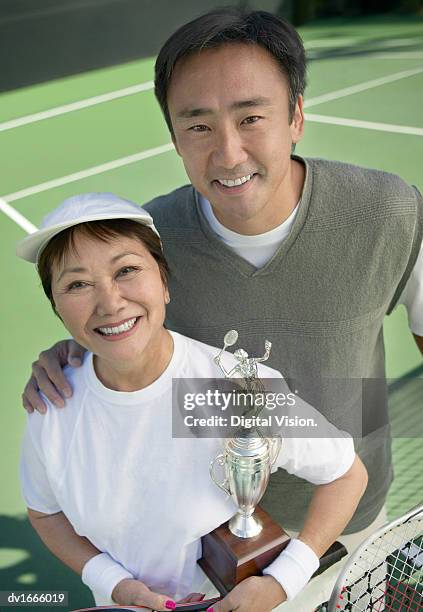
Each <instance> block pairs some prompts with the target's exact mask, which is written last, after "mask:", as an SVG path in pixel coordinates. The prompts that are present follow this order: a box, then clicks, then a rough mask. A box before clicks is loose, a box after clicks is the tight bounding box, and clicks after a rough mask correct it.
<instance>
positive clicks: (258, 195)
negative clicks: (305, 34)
mask: <svg viewBox="0 0 423 612" xmlns="http://www.w3.org/2000/svg"><path fill="white" fill-rule="evenodd" d="M304 88H305V57H304V49H303V46H302V43H301V40H300V38H299V36H298V34H297V33H296V32H295V30H294V29H293V28H292V27H291V26H290V25H289V24H287V23H285V22H282V21H281V20H279V19H278V18H276V17H274V16H273V15H270V14H268V13H264V12H253V13H243V12H241V11H238V10H237V9H225V10H217V11H213V12H211V13H209V14H207V15H205V16H203V17H200V18H198V19H196V20H194V21H193V22H191V23H189V24H187V25H185V26H183V27H182V28H180V29H179V30H178V31H177V32H176V33H175V34H174V35H173V36H172V37H171V38H170V39H169V40H168V41H167V42H166V43H165V45H164V46H163V48H162V50H161V52H160V54H159V56H158V59H157V62H156V80H155V92H156V96H157V99H158V101H159V104H160V105H161V108H162V110H163V113H164V117H165V120H166V122H167V125H168V127H169V130H170V132H171V135H172V140H173V142H174V144H175V147H176V150H177V152H178V154H179V155H180V156H181V157H182V160H183V162H184V165H185V168H186V171H187V174H188V176H189V178H190V181H191V183H192V186H186V187H182V188H181V189H178V190H176V191H174V192H173V193H171V194H168V195H166V196H162V197H159V198H156V199H155V200H153V201H152V202H150V203H149V204H147V206H146V208H147V210H148V211H149V212H150V213H151V214H152V215H153V217H154V220H155V223H156V225H157V227H158V229H159V231H160V234H161V236H162V239H163V243H164V247H165V254H166V256H167V258H168V260H169V263H170V267H171V275H170V276H171V281H170V293H171V296H172V301H171V303H170V305H169V309H168V320H167V325H168V327H169V328H171V329H174V330H177V331H179V332H181V333H184V334H186V335H188V336H191V337H194V338H196V339H198V340H201V341H204V342H207V343H209V344H212V345H219V344H220V343H221V339H222V338H223V336H224V334H225V333H226V332H227V331H228V330H229V329H232V328H236V329H237V330H238V332H239V334H240V339H242V346H243V347H244V348H245V349H246V350H247V352H248V353H249V354H257V352H258V351H259V350H260V346H261V344H262V342H263V339H264V338H269V339H270V340H271V341H272V346H273V348H272V355H271V358H270V359H269V365H270V366H272V367H274V368H276V369H278V370H280V371H281V372H282V373H283V374H284V375H285V376H287V377H289V378H290V379H291V382H292V385H294V386H295V390H296V391H298V392H299V394H300V395H303V396H304V397H305V399H308V400H310V401H311V402H312V403H313V404H314V405H315V406H316V407H318V408H319V409H320V410H321V412H323V413H324V414H325V416H326V417H327V418H328V419H329V420H331V421H332V422H333V423H334V424H335V425H337V426H338V427H340V428H342V429H349V430H352V431H354V432H357V422H358V421H361V420H362V425H363V427H362V429H363V432H364V434H365V435H364V437H363V438H362V439H359V440H358V441H357V450H358V452H359V454H360V455H361V458H362V460H363V462H364V463H365V465H366V468H367V470H368V473H369V485H368V488H367V491H366V493H365V495H364V496H363V498H362V500H361V503H360V505H359V507H358V509H357V511H356V513H355V515H354V517H353V518H352V520H351V522H350V523H349V526H348V528H347V530H346V533H347V534H355V533H358V532H359V533H358V539H360V538H362V537H363V534H364V532H363V530H364V529H369V530H371V529H373V528H374V527H375V526H376V525H377V524H378V521H379V522H380V521H381V512H382V511H383V505H384V501H385V498H386V494H387V491H388V488H389V485H390V483H391V481H392V467H391V458H390V440H389V435H388V427H387V426H386V422H387V410H386V383H385V362H384V350H383V334H382V323H383V318H384V316H385V315H386V314H389V313H390V312H391V311H392V309H393V308H394V306H395V305H396V304H397V303H399V301H400V300H402V301H403V303H405V304H406V306H407V308H408V310H409V314H410V313H411V314H412V315H413V317H414V318H412V325H413V329H414V330H415V331H418V332H419V333H420V334H421V335H415V339H416V342H417V344H418V346H419V347H420V350H421V351H422V352H423V337H422V335H423V320H422V314H421V312H420V311H422V310H423V309H422V308H420V307H419V306H418V299H419V297H418V296H419V291H421V289H420V288H419V287H421V283H422V276H423V274H422V268H423V257H422V255H420V256H419V252H420V247H421V243H422V236H423V206H422V200H421V196H420V194H418V192H417V190H415V189H413V188H411V187H409V186H408V185H406V184H405V183H404V182H403V181H401V179H399V178H398V177H396V176H393V175H389V174H386V173H382V172H377V171H370V170H366V169H363V168H358V167H355V166H350V165H347V164H341V163H337V162H327V161H324V160H303V159H301V158H299V157H296V156H293V155H291V152H292V151H293V149H294V148H295V144H296V143H297V142H298V141H299V140H300V139H301V137H302V135H303V129H304V115H303V98H302V95H303V93H304ZM420 299H421V298H420ZM419 310H420V311H419ZM69 351H70V352H69ZM72 356H74V357H75V356H78V357H81V352H78V351H77V350H76V348H75V347H74V346H73V345H72V343H66V342H65V343H59V344H58V345H56V346H55V347H53V349H50V351H49V352H44V353H42V354H41V356H40V359H39V361H38V362H36V363H35V364H33V376H32V378H31V380H30V381H29V383H28V384H27V386H26V389H25V394H24V405H25V407H26V408H27V409H28V410H31V409H32V408H37V409H38V408H39V407H40V403H41V400H40V398H39V397H38V394H37V391H38V388H41V389H42V390H43V391H44V393H45V394H46V395H47V396H48V397H49V398H50V399H51V400H52V401H54V402H55V403H56V404H60V403H62V404H63V399H62V398H61V397H60V394H59V392H58V391H57V389H59V390H62V395H63V396H66V382H65V380H64V378H63V375H62V374H61V370H60V366H61V365H64V364H65V363H66V362H67V360H68V359H69V360H70V362H71V363H72ZM49 378H50V379H51V381H52V382H50V381H49V380H48V379H49ZM342 379H349V380H351V379H359V380H362V379H364V380H365V381H370V380H376V381H378V383H377V384H369V383H366V384H365V385H363V389H362V390H361V386H360V393H358V394H357V390H355V391H354V392H353V393H351V395H346V394H345V388H346V387H345V384H340V385H338V386H337V385H336V384H334V381H340V380H342ZM69 392H70V391H69V389H68V393H69ZM311 492H312V488H311V486H308V485H307V483H305V482H304V481H302V480H300V479H297V478H294V477H292V476H290V475H289V474H287V473H285V472H281V471H278V472H277V473H275V474H274V475H273V476H272V478H271V482H270V484H269V487H268V490H267V492H266V495H265V497H264V499H263V502H262V505H263V507H264V508H265V509H266V510H267V511H269V512H270V513H271V515H272V516H273V517H274V518H275V519H276V520H278V521H279V522H280V523H281V524H282V525H283V526H284V527H285V528H288V529H292V530H298V529H299V527H300V526H301V524H302V523H303V520H304V509H305V508H306V507H307V505H308V502H309V500H310V498H311ZM221 605H222V604H221ZM225 605H226V607H224V606H225ZM228 605H229V604H223V607H221V608H219V610H222V611H223V610H226V609H231V608H229V607H227V606H228ZM295 609H297V610H300V609H301V608H300V607H296V608H295ZM304 609H307V608H304Z"/></svg>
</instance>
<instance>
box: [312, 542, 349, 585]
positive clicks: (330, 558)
mask: <svg viewBox="0 0 423 612" xmlns="http://www.w3.org/2000/svg"><path fill="white" fill-rule="evenodd" d="M347 554H348V551H347V549H346V548H345V546H344V545H343V544H341V542H338V541H336V542H334V543H333V544H332V546H331V547H330V548H328V550H327V551H326V552H325V554H324V555H322V556H321V557H320V565H319V567H318V568H317V570H316V571H315V572H314V574H313V576H312V577H313V578H314V577H315V576H318V575H319V574H321V573H323V572H324V571H326V570H327V569H329V568H330V567H331V566H332V565H335V563H337V562H338V561H340V560H341V559H342V558H343V557H345V556H346V555H347Z"/></svg>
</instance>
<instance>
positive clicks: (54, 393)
mask: <svg viewBox="0 0 423 612" xmlns="http://www.w3.org/2000/svg"><path fill="white" fill-rule="evenodd" d="M84 353H85V349H84V348H83V347H82V346H80V345H79V344H77V343H76V342H75V341H74V340H61V341H60V342H57V343H56V344H55V345H54V346H52V347H51V348H49V349H47V350H46V351H43V352H42V353H40V354H39V356H38V360H37V361H34V363H33V364H32V375H31V378H30V379H29V381H28V382H27V383H26V386H25V389H24V392H23V394H22V403H23V407H24V408H25V410H26V411H27V412H28V413H29V414H30V413H31V412H34V410H37V411H38V412H40V413H44V412H46V410H47V406H46V405H45V403H44V402H43V400H42V399H41V397H40V395H39V393H38V391H39V390H41V391H42V392H43V393H44V395H45V396H46V397H47V398H48V399H49V400H50V401H51V403H52V404H55V406H57V407H58V408H63V407H64V405H65V401H64V398H66V397H71V395H72V388H71V386H70V385H69V383H68V381H67V380H66V378H65V376H64V375H63V370H62V368H63V367H64V366H65V365H70V366H73V367H75V368H76V367H79V366H80V365H81V363H82V358H83V356H84Z"/></svg>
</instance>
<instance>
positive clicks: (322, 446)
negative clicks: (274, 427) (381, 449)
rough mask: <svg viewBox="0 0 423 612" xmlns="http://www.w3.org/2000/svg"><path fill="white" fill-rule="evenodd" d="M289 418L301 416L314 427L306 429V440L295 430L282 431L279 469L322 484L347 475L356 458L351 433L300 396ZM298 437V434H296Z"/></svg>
mask: <svg viewBox="0 0 423 612" xmlns="http://www.w3.org/2000/svg"><path fill="white" fill-rule="evenodd" d="M287 412H288V417H295V415H299V416H301V417H304V419H305V420H306V419H307V420H308V419H309V420H310V422H311V423H313V426H310V427H309V428H308V429H307V430H303V437H300V438H297V437H294V435H295V431H298V429H297V430H291V429H290V428H288V430H287V431H285V434H284V432H283V431H281V434H282V436H281V437H282V446H281V450H280V452H279V456H278V458H277V460H276V462H275V467H281V468H283V469H285V470H286V471H287V472H289V473H290V474H294V475H295V476H298V477H299V478H303V479H304V480H308V481H309V482H311V483H313V484H315V485H320V484H327V483H329V482H333V481H334V480H336V479H337V478H339V477H340V476H343V475H344V474H345V473H346V472H347V471H348V470H349V469H350V467H351V466H352V464H353V462H354V459H355V449H354V441H353V439H352V437H351V436H350V434H349V433H347V432H346V431H342V430H340V429H338V428H337V427H335V425H333V424H332V423H330V422H329V421H328V420H327V419H326V418H325V417H324V416H323V415H322V414H321V413H320V412H318V411H317V410H316V409H315V408H313V406H311V405H310V404H308V403H307V402H305V401H304V400H302V399H301V398H300V397H298V396H296V402H295V405H294V406H293V407H291V408H289V409H288V411H287ZM293 434H294V435H293Z"/></svg>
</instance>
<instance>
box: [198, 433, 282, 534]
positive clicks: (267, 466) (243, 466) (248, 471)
mask: <svg viewBox="0 0 423 612" xmlns="http://www.w3.org/2000/svg"><path fill="white" fill-rule="evenodd" d="M280 447H281V440H280V439H279V438H273V439H270V438H253V437H251V436H249V437H237V438H229V439H227V440H226V441H225V449H224V452H223V453H221V454H219V455H217V456H216V457H215V458H214V459H213V461H212V462H211V464H210V476H211V478H212V480H213V482H214V483H215V484H216V485H217V486H218V487H219V488H220V489H222V490H223V491H224V492H225V493H226V494H227V495H229V496H231V497H232V499H233V500H234V502H235V504H236V505H237V507H238V512H237V513H236V514H235V515H234V516H233V517H232V518H231V520H230V521H229V530H230V531H231V533H233V534H234V535H236V536H237V537H238V538H251V537H254V536H257V535H259V533H260V532H261V531H262V529H263V525H262V523H261V521H260V520H259V519H258V518H257V517H255V516H254V510H255V507H256V506H257V504H258V503H259V501H260V500H261V498H262V497H263V495H264V492H265V491H266V487H267V484H268V482H269V476H270V470H271V467H272V465H273V464H274V462H275V460H276V458H277V456H278V453H279V450H280ZM216 465H220V466H221V467H222V468H223V470H224V473H225V478H224V480H223V482H219V481H218V480H217V478H216V475H215V466H216Z"/></svg>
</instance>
